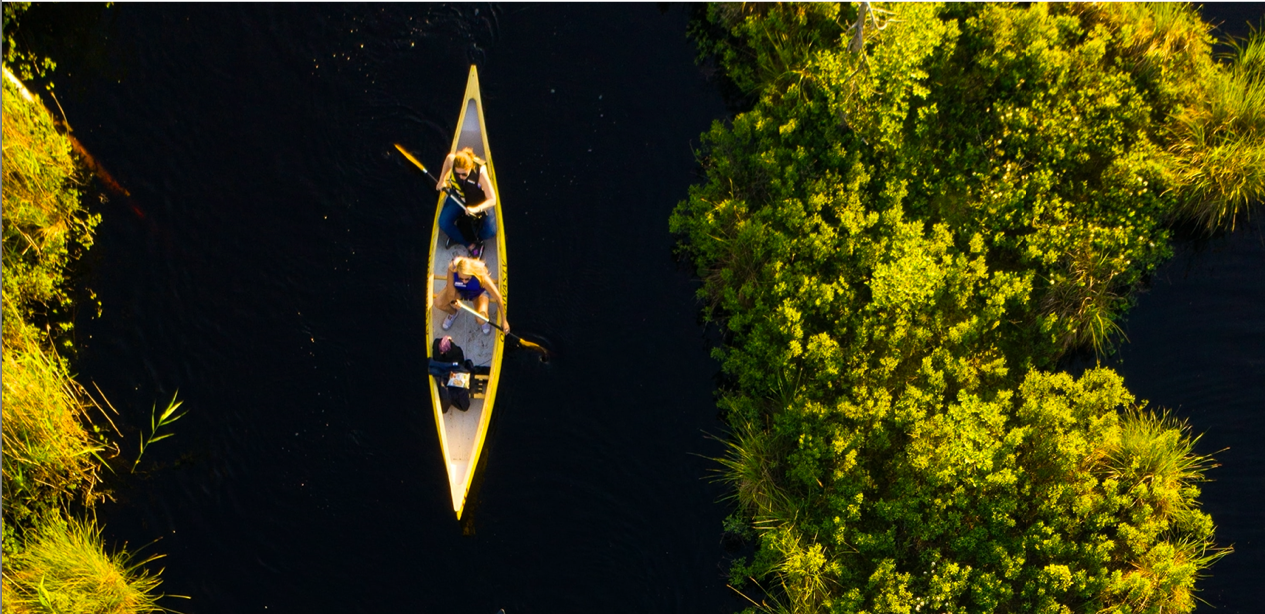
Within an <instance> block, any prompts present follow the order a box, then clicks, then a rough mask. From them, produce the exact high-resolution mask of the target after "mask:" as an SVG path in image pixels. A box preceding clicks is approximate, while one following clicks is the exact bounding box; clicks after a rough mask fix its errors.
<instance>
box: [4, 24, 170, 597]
mask: <svg viewBox="0 0 1265 614" xmlns="http://www.w3.org/2000/svg"><path fill="white" fill-rule="evenodd" d="M10 11H11V8H10V6H9V5H6V6H5V29H6V32H11V23H12V22H11V15H10ZM6 45H7V46H8V47H7V48H6V55H5V65H4V84H3V87H4V92H3V106H4V108H3V113H4V115H3V123H4V125H3V137H4V161H3V167H4V176H3V192H4V197H3V198H4V203H3V204H4V208H3V212H4V213H3V215H4V237H3V264H4V290H3V343H4V348H3V361H4V364H3V368H4V398H3V405H2V407H3V410H2V411H3V423H4V453H3V480H4V512H3V522H4V537H3V551H4V568H3V591H4V612H5V613H6V614H8V613H9V612H14V613H20V612H37V611H38V612H44V611H56V612H119V613H127V612H153V611H159V610H160V609H161V608H159V607H158V606H157V605H156V602H155V600H156V598H157V595H156V594H155V589H156V587H157V586H158V583H159V581H158V578H157V576H156V575H151V574H150V573H149V572H147V571H146V570H145V569H144V567H143V564H144V563H145V562H148V560H146V561H137V560H135V559H134V558H133V557H132V556H130V555H129V554H128V553H127V552H125V551H124V550H115V549H107V548H106V546H105V544H104V543H103V540H102V538H101V531H100V529H99V528H98V527H97V526H96V524H95V520H94V516H93V513H92V508H93V505H94V504H95V503H96V502H97V501H99V500H100V498H101V496H102V495H101V493H100V492H99V491H98V489H97V486H98V484H99V481H100V476H101V472H102V468H103V467H104V466H105V464H104V461H103V460H102V454H104V453H107V449H108V448H111V447H112V446H113V444H112V443H111V442H110V441H109V436H108V434H107V433H108V431H106V430H105V429H106V428H109V426H110V425H107V424H105V423H106V422H107V421H108V417H107V416H105V414H104V413H103V412H102V413H98V412H97V410H98V409H99V408H97V407H95V404H94V402H93V401H92V399H91V398H90V397H89V396H88V395H87V393H86V392H85V391H84V390H83V388H82V387H81V386H80V385H79V384H78V383H76V382H75V380H74V378H73V377H72V376H71V372H70V364H69V361H68V360H67V358H66V357H65V356H63V355H62V354H61V353H60V352H59V350H62V351H65V350H69V349H71V348H70V347H69V346H68V345H65V344H66V343H68V342H65V341H64V340H65V339H67V337H68V332H69V330H70V328H69V327H70V318H69V316H68V314H69V313H71V310H72V308H73V305H72V302H71V300H70V298H69V296H68V293H67V267H69V266H70V265H71V263H72V261H73V260H74V259H75V258H76V257H77V256H78V255H79V254H81V253H82V252H83V250H86V249H88V248H89V247H91V245H92V235H93V229H94V227H95V226H96V224H97V222H98V220H99V217H98V216H97V215H95V214H92V213H90V212H89V211H88V210H87V209H86V208H85V207H84V206H83V203H82V198H81V192H80V186H82V185H84V183H85V182H86V178H87V175H86V173H85V172H84V170H83V169H82V168H81V166H80V164H79V163H78V162H77V161H76V159H75V157H74V156H73V155H72V148H71V144H70V141H69V139H67V138H66V137H65V136H63V135H62V134H60V133H59V132H58V131H57V129H56V127H55V125H54V121H53V118H52V116H51V115H50V114H49V112H48V110H47V109H46V108H45V107H44V106H43V105H42V104H41V102H40V100H39V99H38V98H37V97H35V96H33V95H32V94H31V93H30V92H29V91H27V89H26V88H25V87H24V86H23V84H22V82H21V81H20V80H19V79H18V78H17V77H16V76H15V75H14V74H13V72H11V70H10V64H11V62H12V60H13V59H14V58H13V55H12V53H11V42H7V43H6ZM58 345H63V347H61V348H59V347H57V346H58ZM94 417H95V419H97V420H100V421H101V422H102V424H100V425H95V424H94ZM102 418H105V420H101V419H102ZM103 427H104V428H103ZM107 469H108V468H107Z"/></svg>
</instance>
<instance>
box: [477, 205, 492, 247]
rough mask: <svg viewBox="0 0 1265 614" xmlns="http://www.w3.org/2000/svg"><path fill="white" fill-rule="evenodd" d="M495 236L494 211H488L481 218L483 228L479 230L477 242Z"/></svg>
mask: <svg viewBox="0 0 1265 614" xmlns="http://www.w3.org/2000/svg"><path fill="white" fill-rule="evenodd" d="M495 236H496V211H492V210H490V209H489V210H488V211H487V213H485V214H484V216H483V227H482V228H480V229H479V240H480V241H487V240H488V239H491V238H492V237H495Z"/></svg>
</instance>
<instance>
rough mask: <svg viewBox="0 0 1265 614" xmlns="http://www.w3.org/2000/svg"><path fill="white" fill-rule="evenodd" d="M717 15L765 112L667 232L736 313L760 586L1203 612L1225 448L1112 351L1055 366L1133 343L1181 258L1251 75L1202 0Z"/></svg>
mask: <svg viewBox="0 0 1265 614" xmlns="http://www.w3.org/2000/svg"><path fill="white" fill-rule="evenodd" d="M708 15H709V19H710V23H709V24H706V25H697V24H696V25H695V27H694V28H693V29H692V32H693V33H694V35H695V36H696V37H699V38H700V39H701V40H700V47H701V48H702V50H703V51H704V52H705V53H710V54H713V55H714V56H715V57H716V58H717V59H718V60H719V62H720V64H721V66H722V67H723V69H724V70H725V71H726V72H727V73H728V74H729V75H730V76H731V78H732V79H733V80H734V82H735V83H736V84H738V85H739V86H740V87H744V88H746V89H747V90H748V91H749V92H750V94H751V96H753V98H754V100H755V102H754V105H753V107H752V108H751V110H749V111H747V112H744V113H741V114H739V115H737V116H736V117H734V118H733V119H732V121H731V122H729V123H728V124H725V123H721V122H717V123H715V124H714V125H713V126H712V128H711V130H710V131H709V132H708V133H706V134H705V135H704V137H703V142H704V155H703V156H702V163H703V165H704V168H705V170H706V173H707V174H706V180H705V182H704V183H703V184H702V185H698V186H694V187H692V188H691V190H690V194H689V198H688V199H687V200H686V201H684V202H682V203H680V204H679V205H678V207H677V208H676V210H675V211H674V212H673V214H672V217H671V220H670V227H671V229H672V231H673V232H674V233H677V234H678V235H679V236H681V238H682V243H681V249H682V253H683V254H684V255H686V256H687V257H689V258H691V259H693V261H694V262H695V264H696V265H697V266H698V271H699V274H700V276H701V277H702V279H703V287H702V288H701V289H700V291H699V296H700V298H701V299H702V300H703V301H704V302H705V304H707V305H708V314H709V317H712V318H714V319H716V320H719V321H721V322H723V325H724V330H725V331H726V339H725V344H724V346H723V347H721V348H717V350H716V351H715V354H716V356H717V357H718V358H719V359H720V360H721V362H722V367H723V369H724V371H725V373H726V374H727V375H728V376H729V377H730V378H731V384H730V385H729V386H728V387H727V388H726V390H725V391H724V393H723V396H722V400H721V407H722V408H723V409H724V410H725V412H726V414H727V416H728V420H729V423H730V425H731V428H732V438H731V440H730V442H729V444H730V445H729V453H728V454H727V455H726V456H725V457H724V458H723V459H721V463H722V467H723V471H724V472H725V473H724V475H725V478H726V479H727V481H728V482H730V483H731V484H732V486H733V487H734V492H735V498H736V500H737V501H738V503H739V506H740V508H741V510H742V511H743V513H745V514H747V515H748V517H749V518H750V519H751V524H752V526H753V527H754V528H755V529H758V530H757V532H756V534H757V535H758V538H757V539H758V542H759V547H758V550H757V553H756V555H755V556H754V558H753V559H751V560H750V561H739V562H737V563H736V564H735V566H734V572H735V575H742V574H745V575H750V576H752V577H753V578H755V579H756V580H757V581H758V582H764V581H765V580H767V579H773V580H775V585H776V587H777V589H776V590H774V595H772V596H771V597H770V599H772V601H770V602H769V603H770V605H769V609H771V610H787V611H794V612H862V611H864V612H911V611H920V610H921V608H923V607H926V608H929V611H945V612H968V611H969V612H981V611H1022V612H1051V613H1054V612H1073V611H1074V612H1086V611H1096V610H1109V611H1119V612H1143V611H1155V612H1159V611H1165V612H1170V611H1177V612H1187V611H1190V609H1191V608H1193V603H1194V602H1193V596H1192V594H1193V593H1192V591H1193V590H1194V589H1193V586H1194V580H1195V578H1196V577H1198V575H1199V574H1200V572H1201V570H1203V569H1205V568H1206V567H1207V566H1208V565H1210V564H1211V562H1212V561H1214V560H1215V559H1216V558H1217V557H1218V556H1220V555H1221V551H1218V550H1217V549H1216V548H1215V546H1214V545H1213V541H1212V536H1213V525H1212V522H1211V520H1210V519H1209V517H1208V516H1207V515H1206V514H1203V513H1202V512H1201V511H1199V505H1198V488H1197V487H1196V483H1197V482H1198V481H1199V480H1200V479H1201V477H1202V475H1203V471H1204V470H1205V469H1206V468H1207V467H1208V466H1209V465H1208V460H1207V459H1205V458H1203V457H1200V456H1198V455H1195V454H1194V453H1193V452H1192V446H1193V441H1194V440H1192V439H1191V438H1190V437H1189V436H1188V435H1187V434H1186V432H1185V431H1184V430H1183V429H1182V428H1180V427H1179V426H1178V425H1176V424H1175V423H1173V422H1172V421H1171V419H1169V418H1165V417H1156V416H1154V415H1153V414H1151V413H1148V412H1146V411H1144V410H1143V409H1141V408H1139V407H1138V406H1137V405H1136V404H1135V403H1134V401H1133V399H1132V397H1131V396H1130V395H1129V394H1128V392H1127V391H1126V390H1125V389H1124V387H1123V384H1122V383H1121V381H1120V378H1119V377H1118V376H1116V375H1115V374H1113V373H1111V372H1110V371H1106V370H1095V371H1090V372H1088V373H1086V374H1085V375H1084V376H1083V377H1082V378H1081V379H1080V380H1073V379H1072V378H1071V377H1069V376H1067V375H1065V374H1056V373H1051V372H1050V370H1051V369H1053V368H1054V367H1055V366H1056V365H1057V361H1058V359H1059V358H1060V357H1061V356H1062V355H1064V354H1065V353H1066V352H1068V351H1071V350H1074V349H1076V348H1083V347H1089V348H1093V349H1094V350H1095V351H1097V352H1100V353H1105V352H1108V351H1110V349H1111V346H1112V343H1113V342H1114V341H1115V339H1116V338H1117V337H1118V336H1119V329H1118V328H1117V325H1116V324H1115V321H1116V319H1117V318H1118V317H1119V316H1120V314H1121V313H1122V312H1123V310H1124V309H1125V308H1126V307H1127V306H1128V303H1129V295H1130V291H1131V290H1132V289H1133V288H1135V287H1136V286H1137V285H1138V284H1139V283H1141V282H1142V281H1143V280H1144V279H1145V278H1146V276H1147V275H1148V274H1149V273H1150V272H1151V271H1152V270H1153V269H1154V267H1155V266H1156V265H1157V264H1158V263H1160V262H1161V261H1163V259H1164V258H1166V257H1168V255H1169V254H1170V247H1169V236H1170V230H1169V224H1170V223H1171V222H1172V220H1174V219H1177V217H1178V216H1179V215H1181V211H1182V206H1183V203H1184V202H1185V201H1183V198H1184V197H1183V196H1182V194H1183V190H1184V189H1185V188H1184V186H1186V185H1187V184H1186V183H1183V182H1184V181H1185V179H1183V176H1182V174H1181V173H1180V172H1178V169H1179V168H1180V164H1182V162H1181V160H1182V159H1183V158H1182V156H1183V155H1185V154H1182V153H1181V152H1180V151H1178V150H1179V147H1178V143H1179V140H1178V139H1177V137H1176V136H1175V132H1174V130H1175V129H1176V128H1175V127H1176V126H1179V125H1180V124H1181V121H1182V118H1183V117H1185V116H1186V115H1187V114H1189V113H1190V109H1192V108H1198V107H1199V105H1201V104H1205V102H1206V101H1207V100H1208V98H1207V95H1208V92H1209V91H1210V89H1209V83H1211V82H1212V80H1214V79H1216V78H1220V77H1218V75H1224V74H1226V69H1225V68H1224V67H1222V66H1220V65H1218V64H1216V63H1215V62H1214V61H1213V59H1212V57H1211V46H1210V44H1211V39H1210V37H1209V35H1208V29H1207V26H1206V25H1205V24H1204V23H1203V22H1202V21H1201V20H1199V18H1198V16H1197V14H1195V13H1194V11H1193V9H1191V8H1190V7H1189V6H1185V5H1176V6H1152V5H1106V6H1083V5H1072V6H1063V5H1057V6H1050V5H1044V4H1034V5H1031V6H1029V7H1026V8H1024V7H1016V6H1009V5H994V4H953V5H943V6H942V5H936V4H901V5H893V6H888V5H873V6H871V5H863V6H862V7H861V8H860V9H852V8H846V7H831V6H825V5H812V6H802V5H761V6H758V7H754V8H752V7H747V6H746V5H744V6H742V7H730V6H713V7H712V8H711V9H710V10H709V13H708ZM1148 472H1149V473H1148ZM1146 476H1150V477H1146ZM731 524H732V522H731ZM762 585H763V586H766V587H767V584H762Z"/></svg>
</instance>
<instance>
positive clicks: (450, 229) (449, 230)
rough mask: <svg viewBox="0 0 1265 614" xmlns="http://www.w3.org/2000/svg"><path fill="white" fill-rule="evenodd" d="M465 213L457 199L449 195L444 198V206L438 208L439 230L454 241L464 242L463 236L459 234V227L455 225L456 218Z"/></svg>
mask: <svg viewBox="0 0 1265 614" xmlns="http://www.w3.org/2000/svg"><path fill="white" fill-rule="evenodd" d="M465 214H466V212H465V211H464V210H462V208H461V205H458V204H457V200H456V199H454V198H453V197H451V196H449V197H448V198H447V199H445V200H444V207H443V209H440V210H439V230H440V231H441V232H443V233H444V234H446V235H448V238H449V239H452V240H453V242H455V243H464V242H465V238H464V237H462V236H461V229H460V228H458V227H457V220H458V219H460V218H461V216H463V215H465Z"/></svg>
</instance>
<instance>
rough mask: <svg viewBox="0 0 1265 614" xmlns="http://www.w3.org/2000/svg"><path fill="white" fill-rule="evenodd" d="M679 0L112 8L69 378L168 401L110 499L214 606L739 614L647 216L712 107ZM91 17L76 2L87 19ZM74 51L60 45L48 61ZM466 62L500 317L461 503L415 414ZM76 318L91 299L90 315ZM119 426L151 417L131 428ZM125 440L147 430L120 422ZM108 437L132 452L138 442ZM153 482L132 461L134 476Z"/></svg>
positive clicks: (706, 442) (97, 34)
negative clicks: (446, 161)
mask: <svg viewBox="0 0 1265 614" xmlns="http://www.w3.org/2000/svg"><path fill="white" fill-rule="evenodd" d="M687 17H688V16H687V14H686V12H685V10H684V9H683V8H682V7H676V8H673V9H671V10H667V11H666V12H665V11H661V9H660V8H659V7H657V6H656V5H652V4H643V5H634V6H628V5H592V6H575V5H572V6H553V5H546V6H526V5H510V6H507V7H503V8H493V7H489V6H486V5H459V6H450V7H443V6H437V5H426V4H414V5H391V6H380V5H373V6H371V5H357V6H336V5H316V6H299V5H273V6H269V5H233V6H228V5H221V6H199V5H131V4H116V5H114V7H113V8H111V9H108V10H105V11H102V12H98V13H96V14H95V16H94V17H93V19H87V18H83V17H80V18H79V19H80V20H81V21H83V22H85V23H86V25H84V26H83V27H84V30H85V34H84V35H83V36H87V37H88V38H89V40H88V42H85V43H81V47H82V49H84V51H83V53H82V57H79V56H75V55H74V54H70V53H64V54H61V55H59V56H57V57H59V59H61V65H60V67H59V71H58V72H59V78H58V81H57V88H58V90H57V94H58V97H59V99H60V101H61V103H62V105H63V106H64V107H65V110H66V113H67V115H68V117H69V118H70V121H71V124H72V126H73V127H74V128H75V131H76V135H77V136H78V137H79V138H80V139H81V140H82V141H83V143H84V144H85V146H86V147H87V148H88V149H89V150H90V151H92V152H93V154H94V155H95V156H96V157H97V159H98V160H99V161H100V162H101V163H102V164H103V165H104V166H105V167H106V168H107V170H109V172H110V173H112V174H113V176H114V177H115V178H116V179H117V180H118V182H119V183H120V184H122V185H123V186H125V187H126V188H127V189H128V190H129V191H130V192H131V197H130V198H119V197H113V198H111V199H110V202H109V203H106V204H105V205H104V206H103V207H102V212H103V214H104V220H103V222H102V223H101V225H100V228H99V231H98V236H97V242H96V245H95V246H94V247H93V249H92V252H91V261H92V262H91V263H90V271H89V272H88V273H87V275H88V284H87V285H88V286H89V287H90V288H92V289H93V290H94V291H95V292H96V294H97V296H98V297H99V300H100V302H101V304H102V306H103V307H102V313H101V316H100V317H98V318H88V317H83V318H81V319H80V320H81V321H80V324H79V326H78V334H79V337H80V339H79V341H80V343H81V344H82V347H83V349H82V350H81V353H80V361H79V363H78V364H79V368H80V374H81V379H82V380H84V381H88V380H90V381H93V382H96V383H97V384H98V385H99V386H100V387H101V388H102V390H103V391H104V392H105V393H106V395H108V397H109V399H110V400H111V402H112V403H113V404H114V405H115V406H116V407H118V408H119V409H120V411H123V412H125V413H127V414H128V417H129V421H135V423H141V421H145V420H147V419H148V412H149V410H150V407H151V405H152V404H153V403H154V402H155V401H157V402H158V403H159V406H160V407H161V406H162V403H164V402H165V401H166V400H167V399H169V398H170V397H171V395H172V394H173V393H175V392H176V391H177V389H178V390H179V396H180V398H181V399H183V400H184V401H185V405H184V407H185V408H187V409H188V410H189V413H188V415H187V416H186V417H184V418H182V419H181V420H180V421H179V422H177V423H176V424H175V425H173V428H172V432H174V433H175V436H174V437H172V438H170V439H167V440H163V441H161V442H158V443H156V444H154V446H153V447H152V448H151V449H150V450H149V451H147V452H146V453H145V457H144V462H142V465H141V467H142V473H143V475H142V476H141V477H140V478H134V479H132V480H131V481H130V482H129V483H128V485H126V486H125V487H124V488H122V489H121V490H120V492H119V495H118V496H119V501H118V503H117V504H115V505H108V506H104V507H103V508H102V510H101V517H102V521H103V522H104V523H105V525H106V526H107V535H108V537H110V538H113V539H116V540H120V541H121V540H128V541H129V542H130V544H131V546H132V547H137V546H140V545H143V544H145V543H146V542H149V541H151V540H154V539H157V538H161V539H160V541H159V542H158V543H156V544H155V545H153V546H151V547H150V549H152V550H153V551H156V552H162V553H166V555H167V556H166V558H165V559H163V561H162V565H163V566H165V567H166V571H165V573H164V574H163V577H164V579H165V582H164V585H163V589H164V590H165V591H167V592H169V593H174V594H181V595H187V596H190V597H192V599H191V600H190V601H187V602H185V601H176V600H173V601H172V602H170V603H169V606H170V607H174V608H177V609H179V610H181V611H183V612H186V613H189V614H195V613H205V612H264V611H280V612H445V613H448V612H454V613H455V612H471V613H487V614H491V613H493V612H496V610H497V609H498V608H505V609H506V610H507V612H511V613H514V614H518V613H520V612H522V613H527V612H581V611H606V612H629V613H633V612H636V613H644V612H683V613H686V612H688V613H695V612H731V611H736V610H738V609H740V608H741V602H739V601H738V597H737V596H736V595H735V594H734V593H733V592H732V591H731V590H730V589H728V588H727V587H726V582H725V578H726V570H727V563H726V560H727V554H726V552H725V550H724V548H723V546H722V544H721V524H722V523H721V521H722V519H723V518H724V517H725V515H727V514H728V513H729V511H730V510H729V509H728V506H727V505H726V504H719V503H717V500H718V499H719V498H720V497H722V495H723V494H724V490H723V489H722V488H721V487H720V486H719V485H717V484H715V483H713V482H711V481H709V477H710V475H711V471H712V470H713V469H714V467H715V465H714V463H712V462H711V461H709V460H707V459H706V458H705V457H708V456H717V455H719V454H721V452H722V447H721V445H720V444H719V443H718V442H717V441H715V440H713V439H709V438H708V437H707V434H708V433H712V434H719V433H721V432H722V430H723V427H722V424H721V423H720V422H719V420H718V411H717V409H716V407H715V402H714V397H713V390H714V376H715V375H716V373H717V364H716V363H715V362H714V361H713V360H711V358H710V357H709V354H708V352H709V348H710V347H711V345H712V344H713V343H714V339H709V338H708V337H706V333H705V329H704V327H703V326H701V325H700V324H699V323H698V305H697V303H696V302H695V300H694V292H695V290H696V288H697V284H696V282H695V281H694V280H693V279H692V275H691V274H690V273H689V271H686V270H683V269H682V268H680V267H679V266H678V265H677V264H676V263H675V261H674V259H673V256H672V245H673V239H672V237H671V236H670V235H669V234H668V231H667V225H668V222H667V219H668V214H669V212H670V211H671V209H672V207H673V206H674V205H675V204H676V203H677V201H678V200H680V199H682V198H683V197H684V196H685V194H686V189H687V187H688V186H689V185H690V184H691V183H693V182H696V181H697V180H698V177H697V176H696V174H695V173H696V164H695V162H694V149H695V148H697V145H698V137H699V134H700V133H701V132H703V131H705V130H706V129H707V128H708V126H709V125H710V124H711V122H712V120H713V119H716V118H722V117H723V116H724V114H725V107H724V105H723V103H722V100H721V97H720V93H719V91H718V90H717V88H716V86H715V85H714V84H711V83H709V82H708V80H707V78H706V77H705V76H704V75H703V74H702V73H701V72H700V70H699V68H698V67H697V66H696V65H695V64H694V54H695V51H694V48H693V46H692V44H691V43H690V42H689V41H688V39H687V38H686V34H685V25H686V21H687ZM94 20H95V21H94ZM68 56H69V57H68ZM471 63H477V64H478V65H479V73H480V77H481V84H482V91H483V101H484V104H485V119H486V122H487V128H488V132H489V135H490V143H491V150H492V155H493V157H494V161H495V163H496V170H497V175H498V179H499V182H500V190H501V199H502V201H503V205H504V216H505V218H504V231H505V233H506V239H507V246H508V247H507V251H508V254H509V258H510V268H509V275H510V279H509V297H510V298H509V300H510V303H509V305H510V307H509V315H510V321H511V322H512V324H513V325H514V330H515V331H516V332H519V333H520V334H523V335H528V336H529V337H532V338H535V339H538V340H543V341H544V342H545V343H546V344H547V345H548V346H550V347H552V348H553V349H554V352H555V356H554V358H553V359H552V360H551V361H550V362H549V363H547V364H546V363H541V362H540V361H539V360H537V359H536V358H535V357H534V356H533V355H531V354H526V353H517V354H511V355H508V356H507V358H506V361H505V369H504V376H503V379H502V382H501V392H500V394H499V398H498V402H497V404H496V408H497V411H496V417H495V420H494V423H493V425H492V431H491V433H490V434H489V437H488V441H487V447H486V449H485V452H486V464H485V466H484V471H483V473H482V476H481V483H479V484H477V485H476V490H475V492H474V494H473V495H472V497H473V501H472V503H471V504H470V505H468V507H467V511H466V516H467V517H468V519H467V520H466V521H464V522H460V523H459V522H458V521H457V520H456V519H455V517H454V514H453V511H452V506H451V501H450V499H449V495H448V485H447V478H446V476H445V473H444V469H443V464H442V461H441V458H440V453H439V450H438V440H437V436H436V433H435V422H434V418H433V417H432V415H433V414H432V410H431V407H430V402H429V399H428V396H427V395H428V393H427V386H428V378H427V375H426V373H425V369H424V364H425V360H426V355H425V346H424V344H425V343H426V339H424V335H425V328H424V320H423V317H424V314H425V305H424V294H423V292H424V291H425V290H424V289H425V288H426V287H427V284H426V283H425V277H424V275H425V268H426V258H427V250H428V245H427V241H428V240H429V237H430V231H431V223H432V220H433V215H434V205H435V192H434V190H433V184H430V185H428V184H427V182H426V181H425V180H424V178H423V177H422V176H421V174H420V173H419V172H418V171H417V170H416V169H414V168H413V167H412V166H411V165H410V164H409V163H408V162H407V161H405V160H404V159H403V158H402V157H401V156H400V155H399V154H398V153H396V152H395V149H394V148H393V147H392V144H393V143H397V142H398V143H401V144H403V145H404V146H405V147H407V148H409V149H410V150H412V151H413V152H415V153H416V154H417V155H418V156H419V157H420V158H421V159H422V160H425V161H428V162H429V163H430V164H433V165H435V166H438V165H439V162H440V161H441V160H442V155H443V153H445V152H446V151H447V149H448V146H449V144H450V143H451V140H452V134H453V130H454V129H455V125H456V121H457V117H458V113H459V111H460V110H461V104H462V93H463V91H464V88H465V82H466V74H467V72H468V69H469V66H470V64H471ZM85 311H87V310H85ZM138 418H139V420H138ZM129 441H130V442H135V439H134V438H133V439H131V440H129ZM125 454H126V455H128V456H129V457H130V455H132V454H134V451H133V450H127V451H126V452H125ZM146 467H149V469H148V471H146V470H145V468H146Z"/></svg>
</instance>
